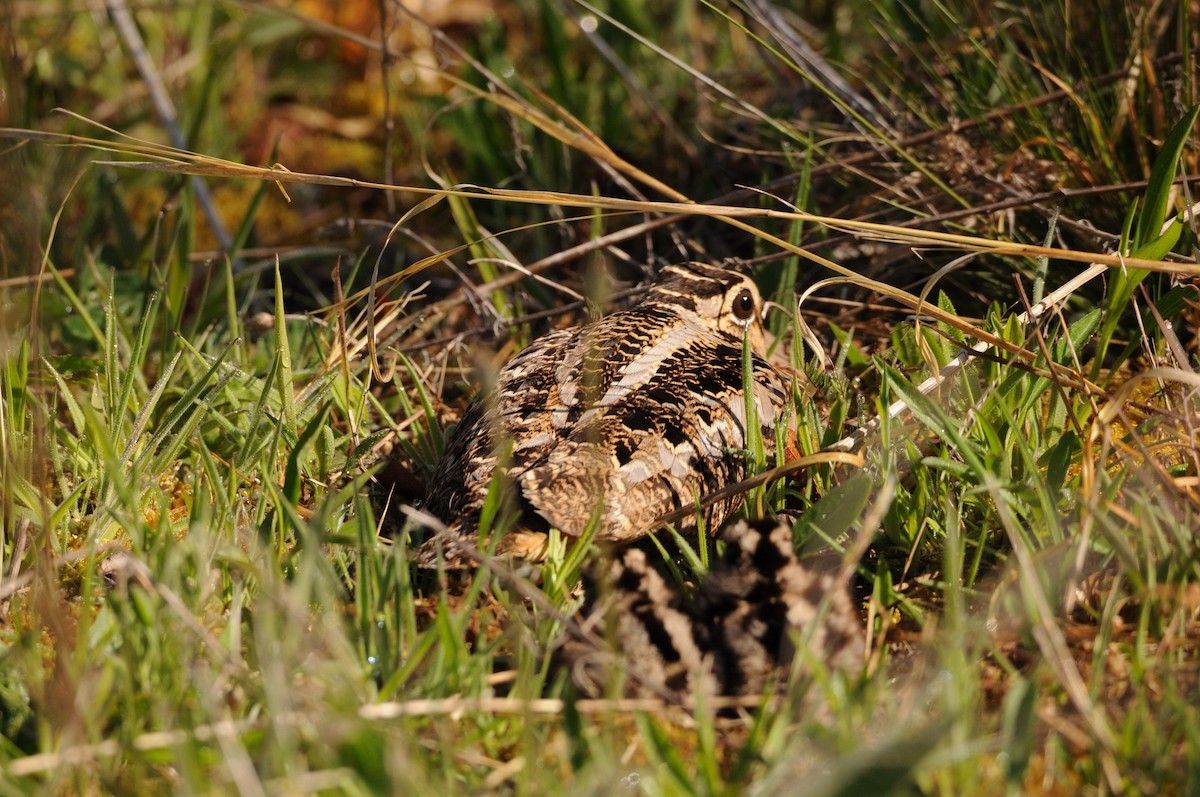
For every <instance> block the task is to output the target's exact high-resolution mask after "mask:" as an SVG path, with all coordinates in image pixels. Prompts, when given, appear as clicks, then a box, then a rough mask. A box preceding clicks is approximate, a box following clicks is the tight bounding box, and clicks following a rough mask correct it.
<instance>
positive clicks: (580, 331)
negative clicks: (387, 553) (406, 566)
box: [418, 263, 789, 567]
mask: <svg viewBox="0 0 1200 797" xmlns="http://www.w3.org/2000/svg"><path fill="white" fill-rule="evenodd" d="M761 316H762V299H761V297H760V296H759V293H758V290H757V288H755V286H754V283H753V282H752V281H751V280H750V279H749V278H748V277H746V276H744V275H742V274H739V273H737V272H734V271H729V270H726V269H720V268H716V267H713V266H707V265H703V264H698V263H693V264H688V265H686V266H670V267H668V268H666V269H664V271H663V274H662V276H661V277H660V279H659V280H658V281H657V282H656V283H655V284H654V285H653V286H652V287H651V289H650V290H649V291H648V293H647V295H646V297H645V298H644V299H643V300H642V301H641V302H640V303H639V304H638V305H636V306H634V307H632V308H631V309H629V310H625V311H623V312H618V313H614V314H612V315H609V316H606V317H605V318H602V319H600V320H599V321H596V322H594V323H591V324H588V325H585V326H582V327H576V328H572V329H565V330H560V331H556V332H551V333H549V334H547V335H545V336H543V337H541V338H539V339H538V340H536V341H534V342H533V343H532V344H531V345H530V346H529V347H527V348H526V349H525V350H524V351H522V352H521V353H520V354H518V355H517V356H516V357H514V358H513V359H512V361H510V362H509V363H508V364H507V365H506V366H505V367H504V368H503V369H502V370H501V372H500V374H499V375H498V377H497V380H496V386H495V390H494V391H493V392H492V393H491V394H489V395H487V396H485V397H482V398H479V399H476V401H475V402H474V403H472V404H471V406H470V407H469V408H468V410H467V412H466V414H465V415H464V416H463V418H462V420H461V422H460V423H459V424H458V427H457V429H456V430H455V432H454V434H453V436H452V439H451V440H450V442H449V444H448V446H447V448H446V451H445V454H444V456H443V457H442V460H441V462H440V463H439V464H438V467H437V470H436V472H435V474H434V477H433V480H432V482H431V484H430V489H429V492H428V495H427V498H426V501H425V506H424V508H425V510H426V511H427V512H429V513H430V514H432V515H434V516H436V517H438V518H440V519H441V520H442V521H443V522H444V523H445V524H446V526H447V527H448V532H449V533H442V534H436V535H434V536H432V537H431V538H430V539H429V540H428V541H427V542H426V543H425V544H424V545H423V546H422V547H421V549H420V550H419V551H418V562H419V563H420V564H421V565H423V566H433V565H435V564H437V563H438V562H439V561H441V562H444V563H446V564H447V565H448V566H452V567H453V566H463V565H467V564H470V563H471V562H472V558H471V557H470V556H469V555H468V553H467V551H466V550H465V546H464V545H463V543H468V544H474V543H475V542H476V540H477V529H478V523H479V519H480V513H481V510H482V507H483V504H484V500H485V498H486V496H487V494H488V489H489V487H490V486H491V484H492V480H493V476H494V475H495V476H498V478H499V479H501V480H502V483H503V485H502V487H503V489H504V497H505V499H506V501H507V504H508V508H509V510H510V511H511V512H514V513H515V514H516V515H517V523H516V527H515V528H516V529H518V530H519V531H520V532H521V533H522V534H524V535H525V538H524V539H525V541H524V543H523V544H522V545H521V546H519V547H520V548H521V551H522V553H520V554H517V553H516V552H515V551H513V550H512V549H513V546H510V545H508V544H507V543H506V541H505V540H503V539H501V540H500V541H498V545H497V552H498V553H499V552H504V551H505V550H506V549H507V550H508V551H509V552H510V553H511V554H512V555H519V556H521V557H523V558H537V557H538V546H537V545H536V544H532V545H531V544H529V540H530V539H531V538H530V537H529V535H538V534H543V533H545V532H546V531H548V530H549V528H550V527H554V528H557V529H559V530H560V531H561V532H563V533H564V534H565V535H567V536H568V537H578V536H579V535H581V534H582V533H583V532H584V530H585V528H586V527H587V524H588V521H589V519H590V518H591V517H592V516H593V513H594V512H596V511H599V512H600V513H601V515H600V519H599V521H600V522H599V530H598V533H597V537H598V538H599V539H602V540H614V541H619V540H629V539H634V538H636V537H638V536H640V535H642V534H644V533H646V531H647V530H648V529H649V528H650V527H651V526H652V525H653V524H654V522H655V521H656V520H657V519H658V518H660V517H662V516H663V515H665V514H667V513H668V512H671V511H672V510H675V509H679V508H680V507H684V506H690V505H692V504H694V503H695V501H696V499H697V498H698V497H700V496H703V495H705V494H707V493H710V492H713V491H715V490H717V489H720V488H722V487H725V486H727V485H729V484H732V483H735V482H737V481H739V480H741V479H742V478H743V477H744V475H745V474H746V463H745V456H744V454H743V453H742V450H743V449H745V448H746V445H747V443H746V434H745V430H744V427H745V415H746V402H745V397H744V391H743V368H742V351H743V339H748V340H749V343H750V348H751V351H752V352H753V355H752V370H753V380H754V406H755V413H756V415H757V417H758V421H759V425H760V428H761V430H762V434H763V437H764V441H765V443H766V445H767V448H768V451H770V450H771V449H772V448H773V443H774V427H775V424H776V422H777V420H778V419H779V417H780V414H781V412H782V410H783V407H784V406H785V405H786V403H787V398H788V392H789V381H788V379H787V378H785V377H784V376H783V375H782V374H780V373H779V372H778V371H777V370H776V369H775V368H774V367H773V366H771V365H770V364H769V363H768V362H767V360H766V348H765V342H764V334H763V329H762V322H761ZM498 466H499V467H498ZM734 508H736V500H727V501H724V502H721V503H718V504H715V505H713V506H711V507H709V508H708V509H707V510H706V512H705V519H706V521H707V523H708V524H710V526H709V527H710V528H716V527H717V526H718V525H719V524H720V523H721V522H722V521H723V520H724V519H725V518H726V517H727V516H728V514H729V513H730V512H731V511H732V510H733V509H734ZM532 539H536V536H535V537H533V538H532Z"/></svg>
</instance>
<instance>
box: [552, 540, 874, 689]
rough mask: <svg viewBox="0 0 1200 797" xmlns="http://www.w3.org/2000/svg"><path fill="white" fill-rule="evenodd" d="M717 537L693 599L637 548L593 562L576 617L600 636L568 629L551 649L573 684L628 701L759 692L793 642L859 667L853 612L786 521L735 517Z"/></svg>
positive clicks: (777, 678) (788, 656)
mask: <svg viewBox="0 0 1200 797" xmlns="http://www.w3.org/2000/svg"><path fill="white" fill-rule="evenodd" d="M721 536H722V538H723V539H724V540H725V543H726V549H725V554H724V556H723V557H722V558H721V559H720V560H719V561H718V562H716V563H715V564H714V565H713V567H712V569H711V570H710V571H709V573H708V575H707V576H706V577H705V578H704V579H703V580H701V582H700V583H699V585H698V586H697V588H696V594H695V596H694V597H690V598H689V597H688V596H687V595H685V594H683V593H682V592H681V591H680V590H679V589H678V588H677V587H675V586H674V585H672V584H669V583H668V582H666V581H665V580H664V579H663V578H662V576H660V575H659V574H658V572H657V571H656V570H654V568H653V567H651V565H650V563H649V561H648V558H647V556H646V554H645V553H644V552H643V551H641V550H639V549H637V548H626V549H625V550H623V551H620V552H618V554H617V555H616V556H615V557H614V558H612V559H609V560H606V561H596V562H595V563H594V564H593V565H592V567H591V568H590V570H589V571H588V575H587V578H586V581H585V587H584V594H585V595H586V605H585V607H584V609H583V610H582V611H581V612H580V614H579V617H580V618H581V619H580V620H579V622H580V624H581V626H582V627H584V628H586V629H588V630H589V631H590V634H589V635H588V636H589V637H590V638H591V639H595V637H597V636H598V637H600V638H601V639H603V640H604V641H603V642H602V643H600V644H597V643H596V642H594V641H590V640H589V639H585V638H580V637H578V636H577V637H571V638H568V640H567V641H566V642H565V643H564V644H563V646H562V648H561V650H560V653H559V660H560V662H561V663H562V664H563V665H565V666H566V667H567V668H568V671H569V673H570V675H571V678H572V680H573V681H574V682H575V684H576V685H577V686H578V687H579V689H580V690H581V691H582V692H584V693H585V694H588V695H591V696H597V697H598V696H602V695H605V694H611V687H612V686H613V685H614V684H617V685H619V686H620V693H621V694H623V695H625V696H628V697H658V698H666V699H669V700H681V701H688V700H694V699H695V698H696V697H697V695H699V694H703V695H706V696H709V697H714V696H724V697H736V696H753V695H759V694H762V693H763V690H764V689H765V688H766V687H767V685H768V684H769V683H775V684H779V683H781V682H782V681H783V680H784V679H786V677H787V673H788V668H789V667H790V665H791V663H792V661H793V659H794V658H795V655H796V649H795V647H794V646H795V645H796V644H797V643H798V644H801V645H803V646H804V647H805V648H806V650H807V652H808V654H810V655H811V656H812V659H811V660H814V661H821V662H823V663H824V664H825V665H827V666H829V667H834V668H843V669H850V670H854V669H858V668H861V666H862V662H863V635H862V627H861V620H860V619H859V616H858V613H857V612H856V611H855V608H854V605H853V602H852V601H851V599H850V595H849V592H848V590H847V588H846V585H845V584H843V583H838V582H837V580H836V578H835V576H834V575H833V574H829V573H820V572H815V571H813V570H810V569H808V568H806V567H804V566H803V565H801V564H800V563H799V562H798V561H797V559H796V555H795V550H794V548H793V546H792V532H791V527H790V526H789V525H788V524H786V523H775V522H774V521H760V522H757V523H748V522H746V521H744V520H739V521H737V522H736V523H734V524H732V525H730V526H729V527H727V528H726V529H724V530H723V531H722V535H721ZM614 679H616V680H614Z"/></svg>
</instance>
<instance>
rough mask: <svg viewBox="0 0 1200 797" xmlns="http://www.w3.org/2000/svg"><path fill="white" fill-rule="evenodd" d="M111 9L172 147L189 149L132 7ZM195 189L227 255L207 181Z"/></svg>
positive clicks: (115, 1)
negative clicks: (132, 12)
mask: <svg viewBox="0 0 1200 797" xmlns="http://www.w3.org/2000/svg"><path fill="white" fill-rule="evenodd" d="M105 3H106V5H107V6H108V13H109V16H110V17H111V18H112V21H113V25H115V26H116V28H117V33H118V34H119V35H120V36H121V40H122V41H124V42H125V46H126V47H128V48H129V55H130V57H131V58H132V59H133V64H134V66H135V67H137V71H138V74H140V75H141V76H142V81H143V82H144V83H145V84H146V90H147V91H148V92H149V94H150V101H151V102H152V103H153V104H154V110H155V112H156V113H157V114H158V118H159V120H160V121H161V122H162V125H163V127H164V128H166V131H167V136H168V137H169V138H170V139H171V144H172V145H173V146H175V147H176V148H177V149H186V148H187V143H188V142H187V138H186V137H185V136H184V135H183V131H182V130H180V129H179V123H178V116H177V114H176V113H175V104H174V103H172V102H171V97H170V95H169V94H168V93H167V88H166V86H165V85H163V81H162V76H161V75H159V73H158V69H157V67H156V66H155V65H154V61H153V60H151V58H150V54H149V53H148V52H147V51H146V43H145V42H144V41H143V40H142V34H141V32H140V31H139V30H138V27H137V23H136V22H134V19H133V15H132V14H131V13H130V11H129V7H128V6H127V5H126V4H125V0H105ZM192 188H193V189H194V190H195V192H196V201H197V202H198V203H199V204H200V209H201V210H202V211H203V212H204V218H205V219H207V221H208V224H209V227H211V228H212V232H213V235H214V236H215V237H216V239H217V243H218V244H220V246H221V250H222V251H223V252H225V253H226V254H229V253H231V251H232V250H233V238H231V237H230V235H229V232H228V231H227V230H226V229H225V225H224V223H222V221H221V217H220V216H219V215H217V209H216V206H215V205H214V204H213V201H212V196H211V195H210V194H209V192H208V186H207V185H206V184H205V182H204V178H203V177H200V176H198V175H193V176H192ZM233 265H234V271H238V270H239V269H240V266H241V262H240V258H237V257H235V258H234V264H233Z"/></svg>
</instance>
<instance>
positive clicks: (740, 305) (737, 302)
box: [733, 288, 754, 321]
mask: <svg viewBox="0 0 1200 797" xmlns="http://www.w3.org/2000/svg"><path fill="white" fill-rule="evenodd" d="M733 314H734V316H736V317H737V318H738V319H740V320H742V321H748V320H749V319H750V317H751V316H752V315H754V295H753V294H751V293H750V289H749V288H742V290H741V292H740V293H738V295H737V296H735V297H733Z"/></svg>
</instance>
